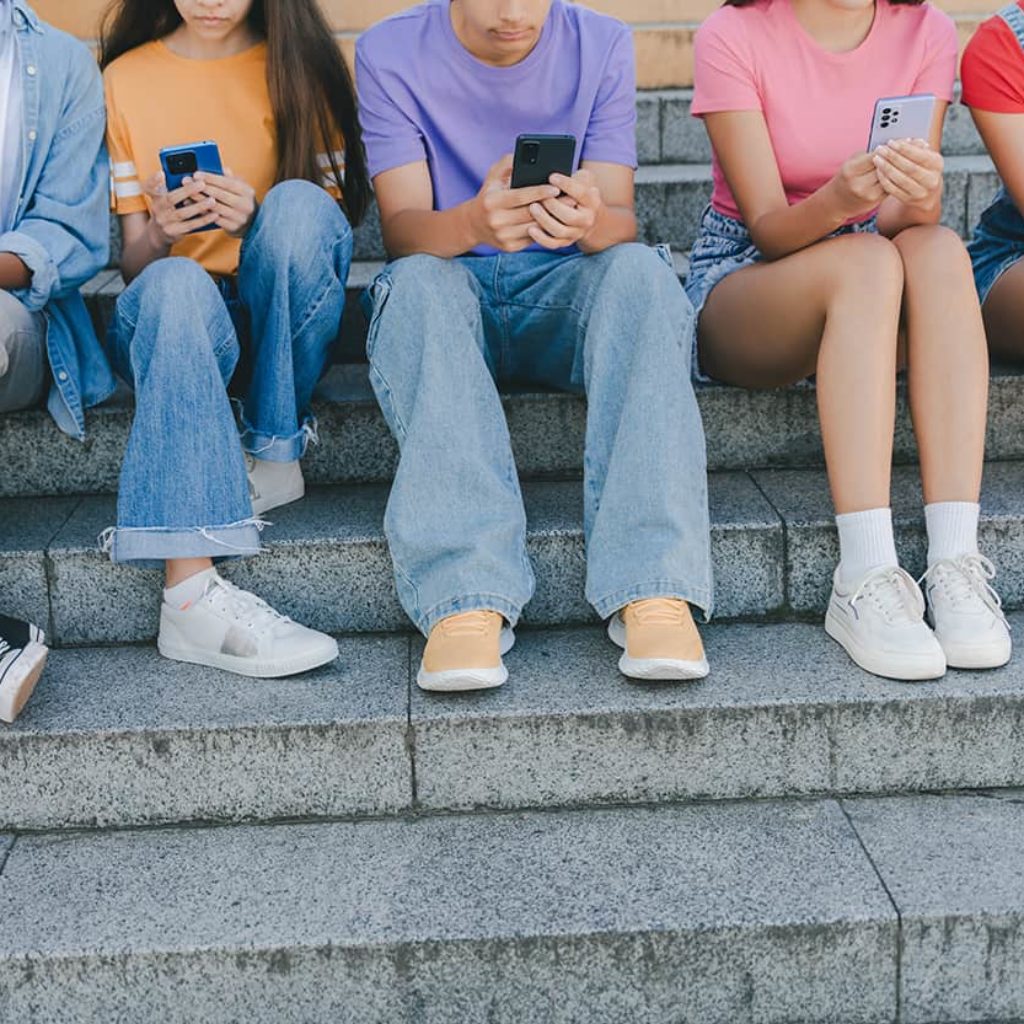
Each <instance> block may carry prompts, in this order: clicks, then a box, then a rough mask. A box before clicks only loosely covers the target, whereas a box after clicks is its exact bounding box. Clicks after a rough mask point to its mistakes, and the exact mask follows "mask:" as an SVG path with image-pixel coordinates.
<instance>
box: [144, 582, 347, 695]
mask: <svg viewBox="0 0 1024 1024" xmlns="http://www.w3.org/2000/svg"><path fill="white" fill-rule="evenodd" d="M157 647H158V649H159V651H160V653H161V654H162V655H163V656H164V657H165V658H171V659H172V660H174V661H188V662H192V663H193V664H195V665H209V666H211V667H212V668H222V669H226V670H227V671H228V672H237V673H238V674H239V675H243V676H255V677H257V678H265V679H269V678H277V677H280V676H292V675H297V674H298V673H300V672H308V671H310V669H314V668H319V667H320V666H321V665H326V664H328V663H329V662H332V661H334V659H335V658H337V657H338V644H337V641H335V640H334V638H333V637H329V636H327V635H326V634H324V633H318V632H317V631H316V630H313V629H307V628H306V627H305V626H300V625H299V624H298V623H296V622H292V620H291V619H289V618H287V617H286V616H284V615H282V614H281V613H280V612H276V611H274V609H273V608H271V607H270V605H268V604H267V603H266V602H265V601H262V600H261V599H260V598H258V597H256V595H255V594H250V593H248V592H247V591H245V590H240V589H239V588H238V587H236V586H235V585H234V584H233V583H229V582H228V581H227V580H225V579H222V578H221V577H220V576H217V575H213V576H211V577H210V580H209V581H208V583H207V584H206V590H205V591H204V593H203V596H202V597H201V598H200V599H199V600H198V601H195V602H193V603H192V604H190V605H187V606H186V607H185V608H174V607H172V606H171V605H169V604H167V602H166V601H165V602H164V603H163V606H162V607H161V609H160V636H159V639H158V640H157Z"/></svg>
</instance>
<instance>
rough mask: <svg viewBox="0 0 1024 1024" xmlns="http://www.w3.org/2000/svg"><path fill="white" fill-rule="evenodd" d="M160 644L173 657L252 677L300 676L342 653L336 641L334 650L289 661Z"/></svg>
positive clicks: (173, 658)
mask: <svg viewBox="0 0 1024 1024" xmlns="http://www.w3.org/2000/svg"><path fill="white" fill-rule="evenodd" d="M156 646H157V650H158V651H159V652H160V653H161V654H162V655H163V656H164V657H165V658H168V659H170V660H171V661H183V662H186V663H188V664H190V665H205V666H206V667H207V668H219V669H222V670H223V671H225V672H233V673H234V674H235V675H238V676H249V677H250V678H252V679H283V678H284V677H285V676H297V675H301V674H302V673H303V672H312V670H313V669H315V668H321V667H322V666H324V665H329V664H330V663H331V662H332V661H335V660H336V659H337V657H338V654H339V651H338V645H337V644H335V645H334V651H333V653H331V652H330V651H328V650H327V648H324V650H322V651H320V652H319V653H315V654H314V653H310V654H305V655H303V656H302V657H296V658H290V659H288V660H287V661H274V662H269V661H264V662H256V663H254V662H253V659H252V658H239V657H238V656H237V655H234V654H222V653H221V652H220V651H216V652H214V651H202V650H199V649H197V648H192V647H186V646H182V645H178V644H170V643H162V642H161V641H159V640H158V641H157V645H156Z"/></svg>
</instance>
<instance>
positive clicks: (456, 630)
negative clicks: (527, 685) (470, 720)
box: [416, 611, 516, 693]
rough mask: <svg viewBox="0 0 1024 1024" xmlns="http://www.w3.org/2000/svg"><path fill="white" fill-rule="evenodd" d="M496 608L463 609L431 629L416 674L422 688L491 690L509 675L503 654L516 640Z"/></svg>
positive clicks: (501, 683)
mask: <svg viewBox="0 0 1024 1024" xmlns="http://www.w3.org/2000/svg"><path fill="white" fill-rule="evenodd" d="M503 623H504V620H503V619H502V617H501V616H500V615H499V614H498V613H497V612H489V611H474V612H463V613H462V614H461V615H452V616H451V617H449V618H447V619H442V620H441V621H440V622H439V623H438V624H437V625H436V626H435V627H434V628H433V629H432V630H431V631H430V639H429V640H427V648H426V650H425V651H424V652H423V663H422V665H421V666H420V670H419V673H418V674H417V676H416V683H417V685H418V686H419V688H420V689H421V690H429V691H431V692H433V693H464V692H467V691H469V690H493V689H494V688H495V687H498V686H501V685H503V684H504V683H505V681H506V680H507V679H508V670H507V669H506V668H505V663H504V662H503V661H502V660H501V659H502V655H505V654H508V652H509V651H510V650H512V645H513V644H514V643H515V642H516V638H515V634H514V633H513V632H512V630H511V629H510V628H503Z"/></svg>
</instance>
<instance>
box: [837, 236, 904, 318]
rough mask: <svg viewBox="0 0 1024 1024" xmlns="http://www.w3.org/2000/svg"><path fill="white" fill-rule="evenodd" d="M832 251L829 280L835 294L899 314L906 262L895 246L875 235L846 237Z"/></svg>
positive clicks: (840, 239) (839, 240)
mask: <svg viewBox="0 0 1024 1024" xmlns="http://www.w3.org/2000/svg"><path fill="white" fill-rule="evenodd" d="M836 243H837V244H836V245H835V246H834V247H833V248H832V250H831V253H832V256H833V259H832V261H831V263H830V267H829V269H830V271H831V274H830V280H831V282H832V290H833V294H835V295H842V296H843V297H854V298H856V299H858V300H862V301H863V302H864V303H866V304H870V306H872V307H874V308H878V309H883V308H885V307H886V306H888V307H891V309H892V310H894V311H895V313H896V314H898V312H899V308H900V305H901V303H902V299H903V259H902V257H901V256H900V252H899V250H898V249H897V248H896V246H895V244H894V243H893V242H891V241H889V239H888V238H883V237H882V236H881V235H876V234H870V233H865V234H856V235H844V236H842V237H841V238H839V239H836Z"/></svg>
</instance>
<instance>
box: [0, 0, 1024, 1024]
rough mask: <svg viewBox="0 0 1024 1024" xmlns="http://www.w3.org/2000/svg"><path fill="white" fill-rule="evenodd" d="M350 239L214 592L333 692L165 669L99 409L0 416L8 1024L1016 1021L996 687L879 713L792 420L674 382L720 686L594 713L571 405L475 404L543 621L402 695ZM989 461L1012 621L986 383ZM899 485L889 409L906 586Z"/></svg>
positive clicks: (1004, 427) (655, 129) (1021, 422)
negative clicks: (702, 512)
mask: <svg viewBox="0 0 1024 1024" xmlns="http://www.w3.org/2000/svg"><path fill="white" fill-rule="evenodd" d="M357 6H358V5H357ZM382 6H383V5H382ZM637 6H638V7H640V6H645V5H644V4H641V3H638V5H637ZM687 105H688V94H687V93H686V92H685V91H682V90H670V91H665V92H659V93H652V94H644V95H643V96H641V98H640V114H641V116H640V123H641V129H640V143H641V151H642V153H643V160H644V167H643V169H642V171H641V176H640V178H641V186H640V202H641V211H642V221H643V225H644V229H643V230H644V235H645V237H646V239H647V240H648V241H652V242H653V241H661V240H666V239H667V240H670V241H672V242H674V243H675V244H676V245H677V247H678V250H679V252H680V253H685V251H686V246H687V244H688V242H689V240H690V239H691V238H692V235H693V232H694V229H695V226H696V216H697V215H698V214H699V211H700V209H701V207H702V206H703V204H704V202H705V201H706V197H707V195H708V192H709V184H710V176H709V171H708V166H707V160H708V153H707V148H706V140H705V139H704V138H703V137H702V132H701V130H700V126H699V125H698V124H695V123H692V122H690V121H689V120H688V119H687V118H685V117H684V115H685V113H686V109H687ZM946 149H947V152H948V153H949V154H950V157H949V171H948V182H947V184H948V195H949V208H948V210H947V221H948V222H949V223H951V224H953V225H955V226H956V227H957V229H958V230H960V231H961V232H962V233H966V231H967V229H968V226H969V224H970V223H971V221H973V219H974V216H975V213H976V211H977V209H979V208H980V204H982V203H983V202H984V201H985V198H986V196H987V195H989V194H990V192H991V189H992V187H993V175H992V173H991V167H990V164H989V163H988V161H987V159H986V158H985V157H983V156H982V155H981V153H980V147H979V145H978V142H977V139H976V137H975V136H973V134H972V132H971V131H970V130H969V125H968V123H967V122H966V121H965V120H964V119H963V118H962V117H960V116H959V115H957V116H956V117H955V118H954V120H953V121H952V123H951V126H950V130H949V132H948V135H947V143H946ZM359 249H360V257H361V260H362V262H360V263H359V264H358V265H357V267H356V268H355V269H354V272H353V278H352V281H351V292H352V298H353V302H351V303H350V307H351V309H350V313H349V316H348V319H347V321H346V327H345V339H344V345H343V346H342V349H343V351H342V354H341V359H342V361H341V362H339V363H338V365H336V366H335V367H334V368H333V369H332V370H331V372H330V374H329V375H328V377H327V379H326V380H325V381H324V384H323V386H322V387H321V390H320V395H319V398H318V402H317V412H318V415H319V417H320V423H321V437H322V443H321V445H320V447H319V448H317V449H315V450H314V451H313V452H312V453H311V456H310V458H309V460H308V464H307V476H308V478H309V480H310V482H311V484H312V485H313V486H312V488H311V493H310V496H309V497H308V498H307V500H306V501H305V502H303V503H301V504H299V505H297V506H294V507H292V508H289V509H285V510H281V511H280V513H279V514H277V515H275V516H274V517H273V518H274V525H273V526H272V527H271V528H269V529H268V530H267V532H266V534H265V541H266V544H267V553H266V554H265V555H264V556H263V557H261V558H259V559H252V560H248V561H245V562H239V563H235V564H233V565H232V566H231V567H230V568H229V569H228V570H226V571H227V573H228V574H229V575H230V576H231V577H232V578H233V579H235V580H236V581H237V582H239V583H240V584H241V585H243V586H246V587H252V588H254V589H257V590H258V591H259V592H260V593H261V594H263V595H265V596H266V597H268V598H269V599H270V600H272V601H273V602H274V603H275V604H277V605H278V606H279V607H281V608H282V609H283V610H285V611H287V612H289V613H291V614H293V615H294V616H295V617H297V618H299V619H302V620H304V621H307V622H309V623H310V624H312V625H315V626H318V627H320V628H323V629H329V630H331V631H334V632H338V633H341V634H344V636H343V638H342V645H341V646H342V654H341V658H340V660H339V661H338V662H337V663H336V664H335V665H332V666H329V667H327V668H324V669H322V670H320V671H318V672H315V673H312V674H310V675H308V676H305V677H301V678H298V679H291V680H284V681H279V682H264V681H261V682H255V681H252V680H246V679H241V678H237V677H232V676H227V675H224V674H221V673H217V672H213V671H205V670H199V669H194V668H191V667H188V666H183V665H177V664H172V663H170V662H166V661H163V660H162V659H160V658H159V657H158V656H157V654H156V652H155V650H154V649H153V646H152V643H151V641H152V638H153V636H154V634H155V629H156V614H157V605H156V601H157V594H158V586H159V577H158V575H157V574H154V573H151V572H143V571H139V570H131V569H126V568H115V567H113V566H111V565H110V564H109V562H108V561H107V560H106V558H105V557H104V556H102V555H101V554H100V553H99V552H98V550H97V546H96V539H97V536H98V534H99V533H100V531H101V530H102V529H103V528H105V527H106V526H109V525H111V524H112V523H113V521H114V498H113V493H114V491H115V489H116V484H117V476H118V470H119V465H120V457H121V452H122V450H123V447H124V443H125V439H126V437H127V432H128V429H129V426H130V419H131V401H130V398H129V397H128V396H127V395H119V396H118V397H117V398H116V399H115V400H114V401H112V402H111V403H109V404H108V405H107V406H105V407H104V408H102V409H99V410H96V411H95V412H94V413H93V414H92V415H91V416H90V430H91V435H90V440H89V441H88V442H87V444H86V445H84V446H81V445H78V444H77V443H75V442H70V441H68V440H66V439H64V438H63V437H61V436H60V435H59V434H58V432H57V431H56V429H55V428H54V427H53V426H52V425H51V424H50V423H49V422H48V420H47V419H46V417H45V416H44V415H43V414H42V413H38V412H32V413H24V414H19V415H15V416H10V417H6V418H2V419H0V464H2V465H4V466H5V472H4V473H3V475H2V476H0V595H2V603H3V605H4V607H5V608H8V609H10V610H11V611H14V612H19V613H22V614H25V615H28V616H31V617H32V618H34V619H36V620H37V621H39V622H40V623H42V624H45V625H48V627H49V633H50V635H51V636H52V637H53V638H54V640H55V642H56V644H57V645H58V648H59V649H58V650H56V651H55V652H54V654H53V656H52V659H51V665H50V669H49V671H48V674H47V676H46V677H45V679H44V681H43V683H42V684H41V685H40V688H39V691H38V693H37V696H36V698H35V700H34V701H33V703H32V704H31V705H30V707H29V709H28V711H27V712H26V714H25V715H24V716H23V718H22V720H21V721H20V722H19V723H18V725H17V726H15V727H11V728H6V729H2V730H0V922H2V926H0V1021H2V1022H3V1024H7V1022H11V1024H36V1022H39V1024H78V1022H82V1024H114V1022H126V1024H128V1022H130V1024H148V1022H154V1024H155V1022H159V1024H178V1022H180V1024H186V1022H187V1024H206V1022H209V1024H233V1022H239V1024H242V1022H245V1024H281V1022H286V1024H290V1022H297V1024H298V1022H301V1024H313V1022H317V1024H318V1022H321V1021H323V1022H327V1021H330V1022H332V1024H338V1022H340V1024H376V1022H382V1024H383V1022H388V1024H393V1022H408V1024H477V1022H479V1024H485V1022H486V1024H513V1022H515V1024H518V1022H521V1021H530V1022H536V1024H549V1022H550V1024H555V1022H558V1024H563V1022H564V1024H570V1022H571V1024H576V1022H586V1024H680V1022H684V1021H685V1022H693V1024H705V1022H721V1024H738V1022H772V1024H797V1022H801V1024H804V1022H821V1024H837V1022H841V1024H854V1022H906V1024H910V1022H918V1024H939V1022H949V1024H967V1022H988V1024H1012V1022H1018V1024H1019V1022H1020V1021H1022V1020H1024V923H1022V922H1024V852H1022V850H1024V666H1022V663H1021V662H1020V660H1019V659H1018V660H1017V661H1015V662H1014V663H1012V664H1011V665H1010V666H1008V667H1007V668H1006V669H1003V670H1001V671H998V672H992V673H978V674H971V673H950V674H949V676H948V677H947V678H946V679H945V680H943V681H942V682H940V683H935V684H924V685H902V684H896V683H888V682H885V681H882V680H879V679H875V678H874V677H871V676H868V675H866V674H864V673H861V672H859V671H858V670H856V669H855V668H853V667H852V666H851V664H850V662H849V661H848V660H847V659H846V657H845V655H844V654H843V653H842V652H841V651H840V650H839V649H838V648H836V647H835V646H834V645H833V644H831V642H830V641H828V640H827V638H826V637H825V635H824V633H823V631H822V630H821V627H820V625H819V622H820V617H821V612H822V609H823V606H824V602H825V600H826V598H827V592H828V579H829V572H830V570H831V567H832V564H833V563H834V561H835V558H836V553H837V544H836V539H835V533H834V530H833V527H832V519H831V509H830V505H829V500H828V493H827V486H826V481H825V477H824V471H823V468H822V458H821V445H820V437H819V434H818V429H817V424H816V412H815V407H814V399H815V396H814V390H813V388H812V387H811V386H809V385H805V386H800V387H795V388H791V389H787V390H784V391H776V392H767V393H763V394H746V393H743V392H740V391H737V390H734V389H731V388H724V387H708V388H702V389H701V390H700V392H699V399H700V403H701V408H702V411H703V414H704V418H705V423H706V427H707V432H708V443H709V455H710V462H711V466H712V477H711V505H712V519H713V538H712V542H713V551H714V558H715V567H716V576H717V584H718V591H719V594H718V597H719V613H720V614H719V618H718V620H716V622H715V623H714V624H712V625H711V626H709V627H707V628H706V631H705V635H706V638H707V643H708V648H709V656H710V658H711V662H712V666H713V673H712V676H711V678H710V679H709V680H708V681H707V682H705V683H702V684H699V685H695V686H688V687H672V686H670V687H652V686H636V685H631V684H629V683H627V682H626V681H625V680H624V679H623V678H622V677H621V676H620V675H619V674H618V672H617V669H616V666H615V660H616V654H615V651H614V649H613V648H612V646H611V645H610V643H609V642H608V641H607V640H606V638H605V637H604V634H603V631H602V629H601V628H600V625H599V624H597V623H594V622H593V619H592V613H591V612H590V610H589V609H588V608H587V606H586V604H585V602H584V600H583V586H582V577H583V545H582V531H581V499H580V493H579V482H578V479H579V475H580V469H581V453H582V435H583V425H584V416H585V410H584V406H583V403H582V402H581V401H580V400H578V399H576V398H572V397H569V396H563V395H552V394H532V393H531V394H524V393H510V394H508V395H506V396H505V405H506V409H507V412H508V416H509V421H510V425H511V430H512V437H513V443H514V445H515V449H516V454H517V458H518V464H519V467H520V471H521V474H522V475H523V477H524V479H525V480H526V485H525V489H526V496H527V504H528V510H529V517H530V534H529V544H530V551H531V555H532V557H533V559H534V564H535V567H536V569H537V575H538V592H537V597H536V599H535V601H534V602H533V604H532V605H531V606H530V608H529V611H528V615H527V623H526V624H525V626H524V628H523V629H522V630H521V632H520V637H519V643H518V645H517V647H516V649H515V650H514V651H513V653H512V654H511V655H510V656H509V658H508V664H509V668H510V670H511V672H512V680H511V682H510V683H509V685H508V687H507V688H506V689H504V690H502V691H499V692H495V693H488V694H481V695H476V696H472V697H469V698H457V697H451V698H436V697H427V696H426V695H424V694H422V693H420V692H419V691H418V690H417V689H416V688H415V686H414V685H413V681H412V680H413V676H414V673H415V668H416V665H417V663H418V658H419V652H420V650H421V645H422V641H421V640H420V639H419V638H418V637H415V636H412V635H411V634H410V633H409V632H408V630H407V624H406V622H405V620H404V617H403V616H402V613H401V610H400V608H399V607H398V604H397V600H396V598H395V594H394V588H393V584H392V582H391V571H390V564H389V561H388V556H387V551H386V547H385V542H384V537H383V533H382V529H381V522H382V517H383V507H384V501H385V497H386V491H387V483H388V481H389V480H390V478H391V475H392V473H393V470H394V465H395V458H396V452H395V447H394V444H393V442H392V441H391V439H390V437H389V435H388V433H387V430H386V428H385V426H384V424H383V421H382V419H381V417H380V414H379V412H378V411H377V409H376V406H375V404H374V402H373V400H372V396H371V393H370V390H369V385H368V382H367V378H366V369H365V366H364V365H362V363H361V361H360V354H359V353H360V348H361V342H362V337H363V334H364V331H365V326H364V325H363V324H362V322H361V317H360V314H359V313H358V310H357V309H356V303H355V301H354V299H355V297H356V295H357V293H358V290H359V289H360V287H362V286H363V285H365V283H367V282H368V281H369V279H370V277H371V276H372V274H373V272H374V270H375V266H376V263H377V261H379V260H380V259H381V258H382V256H383V253H382V252H381V249H380V241H379V232H378V231H376V229H375V228H374V225H373V223H372V222H371V223H370V224H369V225H368V226H367V227H366V228H364V229H363V230H362V231H361V232H360V243H359ZM678 266H679V271H680V274H681V275H683V274H685V271H686V266H685V259H684V258H680V259H679V260H678ZM120 288H121V282H120V279H119V277H118V275H117V273H116V271H114V270H110V271H107V272H105V273H104V274H103V275H101V276H100V277H99V278H97V280H96V281H94V282H93V283H92V285H91V286H90V289H89V301H90V304H91V306H92V309H93V311H94V314H95V316H96V318H97V321H98V322H101V321H102V320H103V318H104V317H105V316H107V315H109V311H110V308H111V304H112V302H113V301H114V299H115V298H116V295H117V294H118V292H119V290H120ZM988 454H989V458H990V460H991V461H990V463H989V465H988V466H987V472H986V480H985V494H984V499H983V510H984V517H983V527H982V533H983V545H984V548H985V550H986V551H987V552H988V553H989V554H990V555H991V556H992V557H993V558H994V559H995V560H996V561H997V563H998V564H999V565H1000V568H1001V570H1002V575H1001V577H1000V580H999V584H1000V589H1001V591H1002V593H1003V595H1004V597H1005V598H1006V601H1007V605H1008V606H1009V607H1010V608H1012V609H1024V463H1022V461H1021V460H1022V459H1024V377H1022V376H1020V375H1019V374H1018V373H1016V372H1014V371H1011V370H1007V369H997V370H996V371H995V375H994V378H993V385H992V398H991V411H990V429H989V447H988ZM914 461H915V451H914V445H913V440H912V436H911V433H910V430H909V423H908V418H907V413H906V402H905V396H904V395H902V393H901V407H900V413H899V427H898V435H897V452H896V462H897V467H896V470H895V483H894V508H895V513H896V521H897V532H898V540H899V545H900V547H901V549H902V553H903V555H904V558H905V560H906V562H907V564H908V566H909V567H910V568H912V569H917V568H920V567H921V563H922V560H923V552H924V531H923V522H922V515H921V498H920V493H919V485H918V482H917V471H916V468H915V466H914ZM1011 620H1012V622H1013V625H1014V627H1015V629H1016V631H1017V633H1018V634H1019V633H1020V632H1021V626H1022V625H1024V611H1014V612H1013V613H1012V614H1011Z"/></svg>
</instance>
